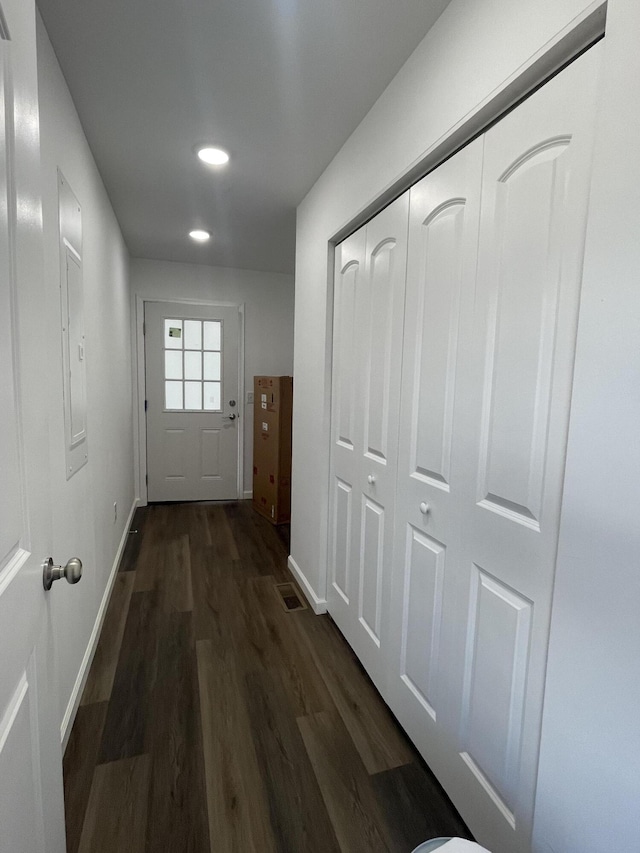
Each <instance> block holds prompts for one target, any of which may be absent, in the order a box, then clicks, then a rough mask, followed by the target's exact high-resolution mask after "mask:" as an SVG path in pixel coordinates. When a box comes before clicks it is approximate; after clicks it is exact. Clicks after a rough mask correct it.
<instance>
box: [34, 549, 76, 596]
mask: <svg viewBox="0 0 640 853" xmlns="http://www.w3.org/2000/svg"><path fill="white" fill-rule="evenodd" d="M81 577H82V560H79V559H78V558H77V557H72V558H71V559H70V560H69V562H68V563H67V565H66V566H54V565H53V557H47V559H46V560H45V561H44V565H43V567H42V585H43V586H44V588H45V589H47V590H48V589H51V587H52V586H53V582H54V581H58V580H60V578H66V579H67V583H78V581H79V580H80V578H81Z"/></svg>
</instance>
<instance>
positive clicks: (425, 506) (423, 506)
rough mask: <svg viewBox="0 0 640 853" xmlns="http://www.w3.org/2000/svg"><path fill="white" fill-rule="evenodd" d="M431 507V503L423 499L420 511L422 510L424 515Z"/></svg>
mask: <svg viewBox="0 0 640 853" xmlns="http://www.w3.org/2000/svg"><path fill="white" fill-rule="evenodd" d="M430 509H431V507H430V506H429V504H427V503H425V502H424V501H422V503H421V504H420V512H421V513H422V514H423V515H426V514H427V513H428V512H429V510H430Z"/></svg>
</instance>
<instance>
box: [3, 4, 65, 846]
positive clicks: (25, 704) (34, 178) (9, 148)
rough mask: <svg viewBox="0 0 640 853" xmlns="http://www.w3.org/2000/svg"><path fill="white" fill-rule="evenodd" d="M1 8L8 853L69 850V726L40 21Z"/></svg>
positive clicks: (29, 7) (29, 9)
mask: <svg viewBox="0 0 640 853" xmlns="http://www.w3.org/2000/svg"><path fill="white" fill-rule="evenodd" d="M1 11H2V13H3V14H2V16H0V316H2V318H3V332H2V335H1V336H0V364H1V365H2V375H1V376H0V471H2V489H1V490H0V648H1V649H2V651H1V653H0V851H1V853H44V851H46V853H63V851H64V849H65V837H64V809H63V799H62V753H61V744H60V719H59V714H58V697H57V694H56V678H55V670H54V666H55V662H54V660H53V653H52V642H51V625H50V613H49V607H48V603H47V593H46V592H45V591H44V589H43V584H42V570H43V562H44V560H45V558H46V557H48V556H49V548H50V545H51V521H50V494H49V455H48V432H47V406H46V402H47V399H48V393H47V372H46V351H45V349H44V348H43V344H42V342H45V341H47V340H48V337H49V336H48V334H47V328H46V314H45V312H44V305H45V302H46V300H45V298H44V281H43V272H44V268H43V244H42V214H41V209H40V202H39V197H40V157H39V148H38V131H37V127H38V125H37V116H38V100H37V78H36V53H35V15H34V8H33V4H31V3H25V2H24V0H2V3H1ZM5 21H6V24H7V27H6V28H5V27H4V22H5ZM68 556H70V555H68ZM67 592H68V593H69V594H70V595H72V594H73V589H72V588H71V587H69V588H68V589H67Z"/></svg>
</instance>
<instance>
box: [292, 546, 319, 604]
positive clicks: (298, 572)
mask: <svg viewBox="0 0 640 853" xmlns="http://www.w3.org/2000/svg"><path fill="white" fill-rule="evenodd" d="M287 565H288V566H289V571H290V572H291V574H292V575H293V576H294V578H295V579H296V580H297V581H298V583H299V584H300V586H301V587H302V589H303V590H304V594H305V595H306V596H307V598H308V600H309V603H310V604H311V607H312V608H313V612H314V613H316V614H318V615H320V614H321V613H326V612H327V599H326V598H318V596H317V595H316V594H315V592H314V590H313V587H312V586H311V584H310V583H309V581H308V580H307V579H306V577H305V576H304V573H303V571H302V569H301V568H300V566H299V565H298V564H297V563H296V561H295V560H294V559H293V557H292V556H291V554H289V556H288V557H287Z"/></svg>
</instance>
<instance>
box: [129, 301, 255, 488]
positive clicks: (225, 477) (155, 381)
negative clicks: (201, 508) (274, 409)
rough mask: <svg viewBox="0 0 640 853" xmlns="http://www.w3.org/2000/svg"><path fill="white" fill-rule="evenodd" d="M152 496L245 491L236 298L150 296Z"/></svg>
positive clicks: (148, 394) (147, 333) (149, 453)
mask: <svg viewBox="0 0 640 853" xmlns="http://www.w3.org/2000/svg"><path fill="white" fill-rule="evenodd" d="M144 316H145V372H146V406H147V476H148V499H149V500H150V501H201V500H235V499H236V498H238V497H239V488H240V480H239V471H238V453H239V443H240V434H241V432H240V424H239V419H240V413H241V410H242V405H241V403H242V401H241V400H240V399H239V382H238V377H239V337H240V314H239V309H238V307H237V306H209V305H189V304H185V303H174V302H146V303H145V312H144Z"/></svg>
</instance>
